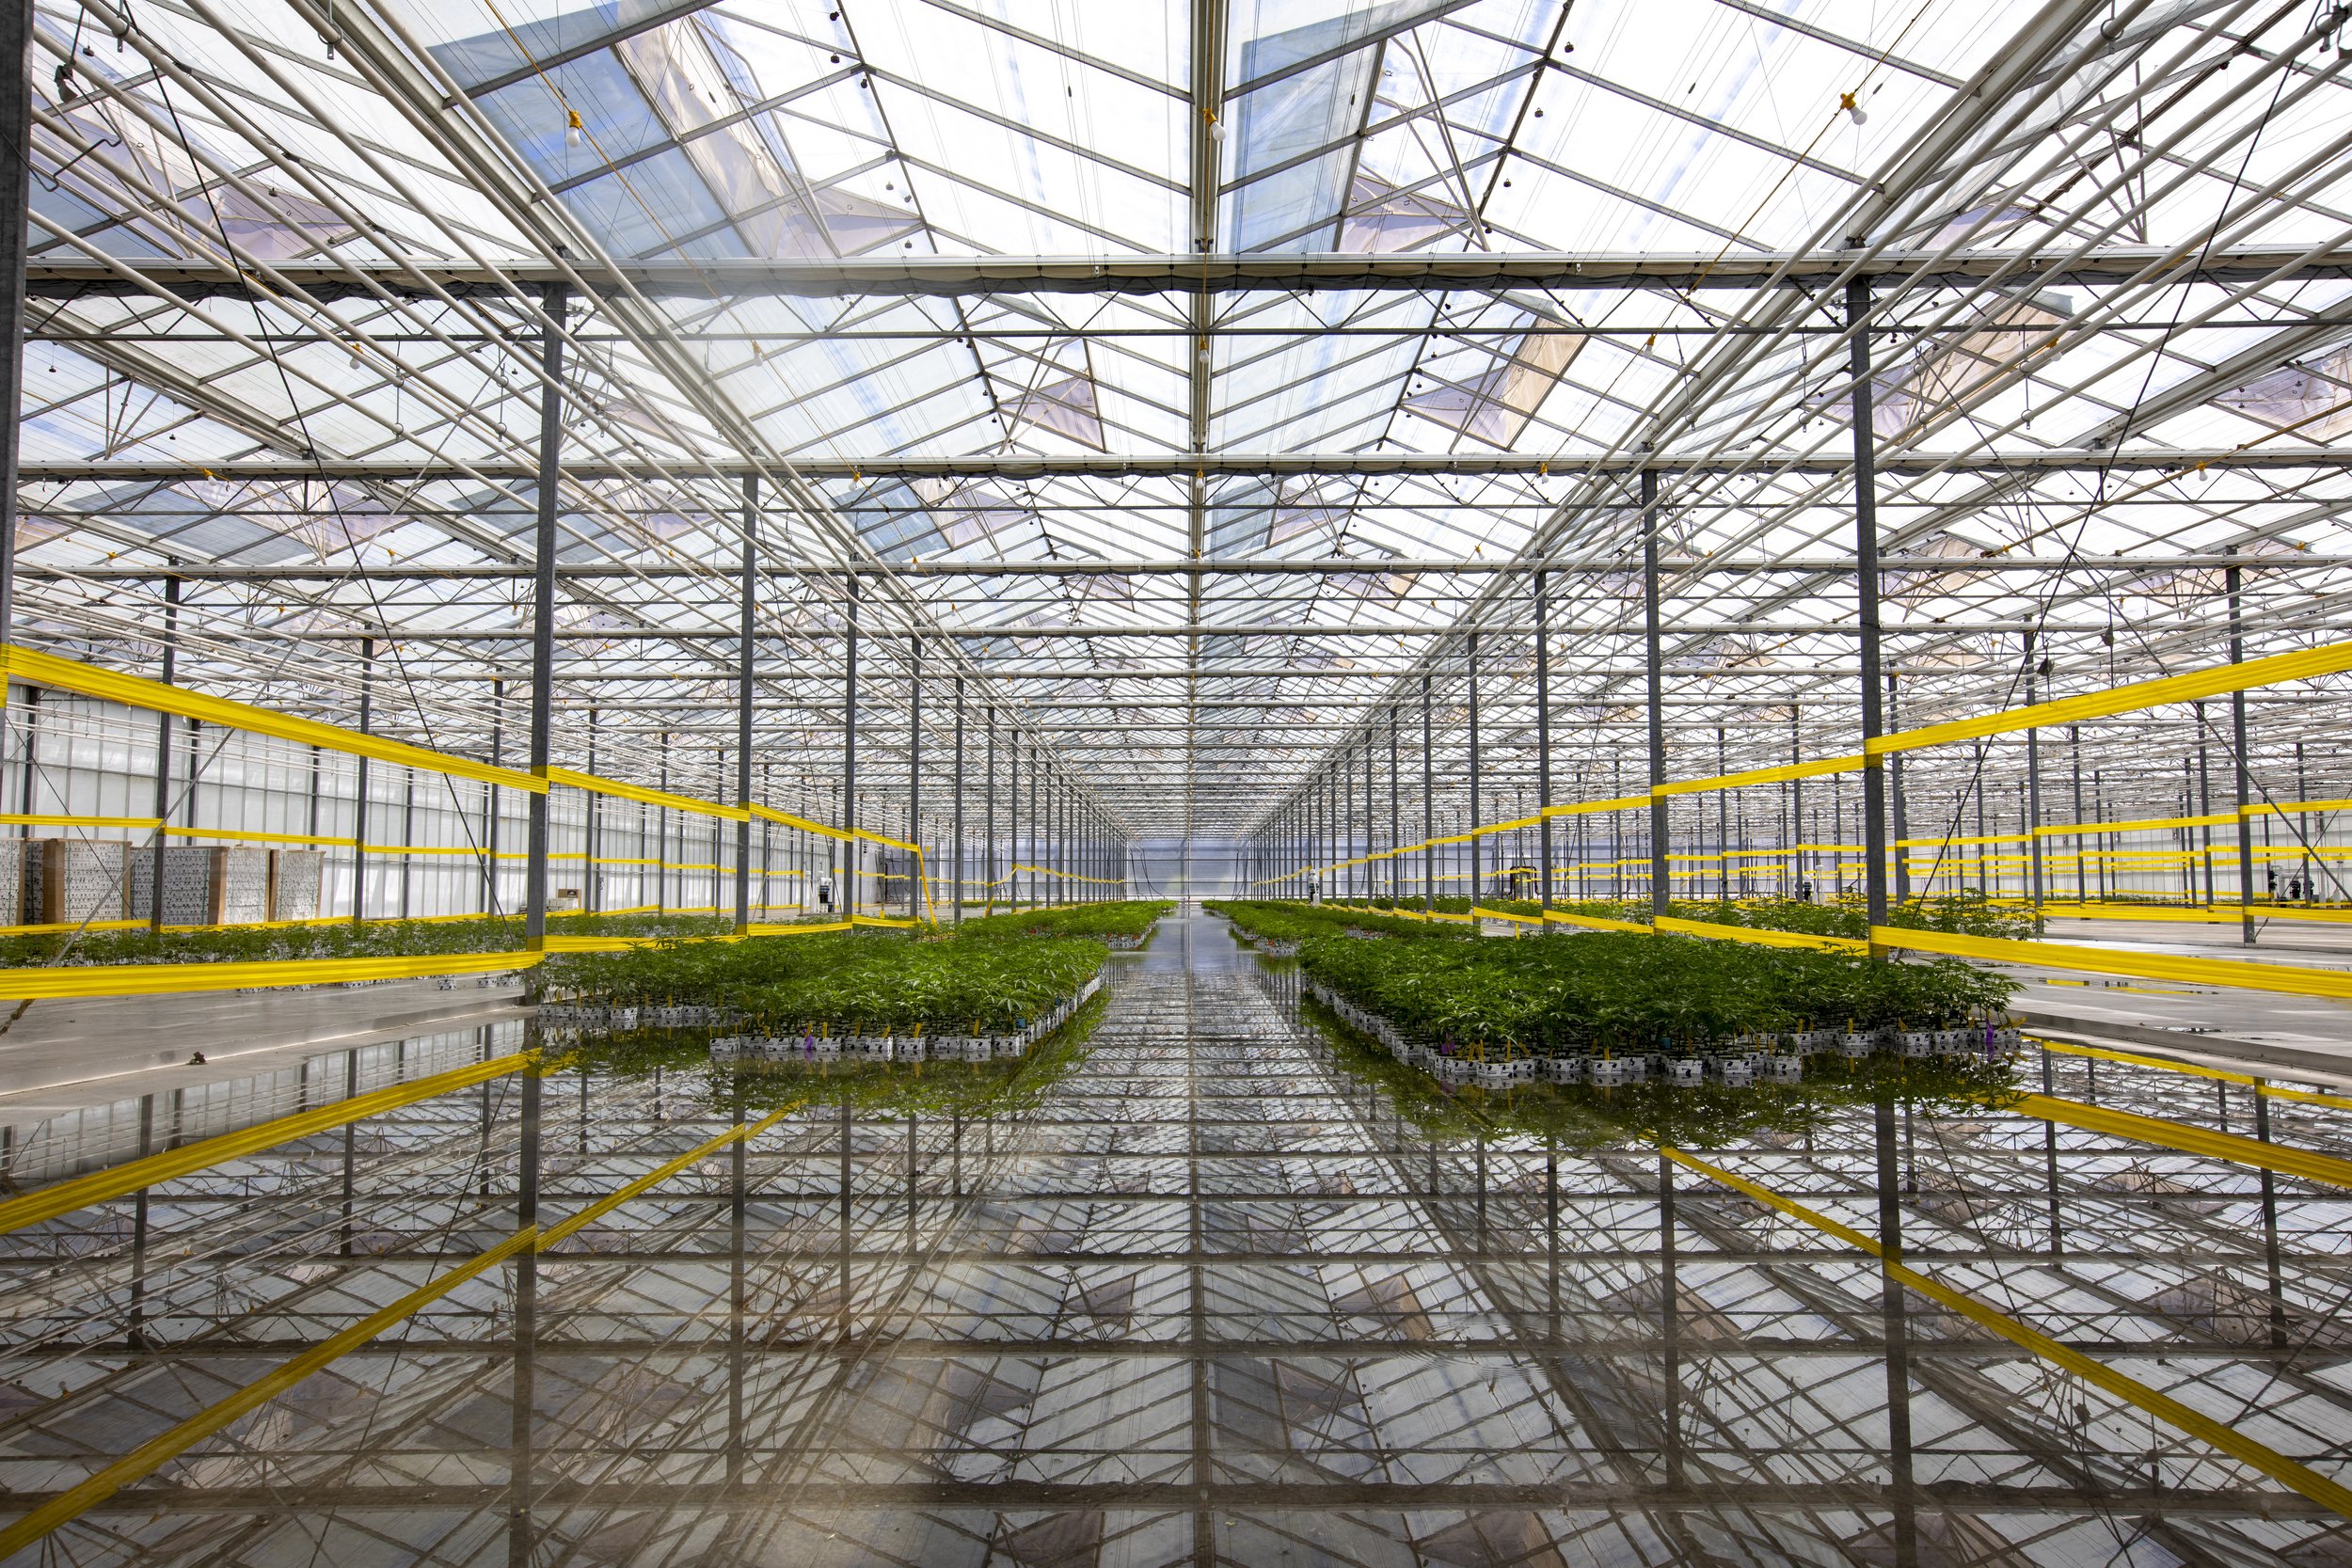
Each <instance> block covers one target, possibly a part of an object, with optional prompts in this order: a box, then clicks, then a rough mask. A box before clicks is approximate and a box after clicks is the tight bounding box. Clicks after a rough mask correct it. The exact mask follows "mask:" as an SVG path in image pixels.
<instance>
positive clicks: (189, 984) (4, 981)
mask: <svg viewBox="0 0 2352 1568" xmlns="http://www.w3.org/2000/svg"><path fill="white" fill-rule="evenodd" d="M539 957H540V956H539V955H538V954H536V953H435V954H430V955H427V956H424V957H421V958H280V959H273V960H271V961H268V962H265V963H170V964H85V965H72V964H59V965H55V966H52V967H48V968H42V969H0V997H8V998H11V999H17V998H24V999H41V998H49V997H61V996H152V995H157V994H162V993H168V992H180V991H206V990H243V989H245V988H246V987H248V986H273V987H274V986H324V985H338V984H342V983H346V982H349V981H353V980H416V979H422V978H424V977H426V976H428V975H435V974H491V973H494V972H496V971H499V970H504V969H528V968H530V967H531V966H532V964H535V963H537V962H538V961H539Z"/></svg>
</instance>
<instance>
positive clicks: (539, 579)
mask: <svg viewBox="0 0 2352 1568" xmlns="http://www.w3.org/2000/svg"><path fill="white" fill-rule="evenodd" d="M570 299H571V296H570V294H569V293H568V292H567V291H566V290H565V288H564V285H563V284H561V283H550V284H548V288H547V293H546V294H545V295H544V296H543V298H542V299H541V301H540V309H542V310H543V311H544V312H545V313H546V316H547V326H546V327H545V329H544V330H543V331H542V332H541V333H540V336H539V373H540V375H541V376H542V377H543V378H544V380H543V384H542V385H541V387H540V388H539V481H538V495H537V497H536V498H535V499H537V501H538V506H539V515H538V517H537V524H538V531H537V537H536V542H535V548H534V553H533V556H532V575H531V615H532V621H531V771H532V773H533V774H534V775H536V776H537V778H538V779H539V780H540V782H541V784H543V785H544V784H545V783H546V781H547V774H548V763H549V762H550V761H551V760H552V752H553V746H554V736H555V492H556V488H557V486H558V485H559V484H561V483H562V482H563V461H562V459H563V442H564V395H563V386H564V313H565V311H566V309H567V308H568V307H569V305H570ZM361 836H362V837H364V836H365V835H364V834H362V835H361ZM527 866H528V869H527V870H526V871H525V872H524V902H523V945H524V946H525V947H529V948H532V949H538V948H543V947H545V946H546V945H547V942H548V792H547V790H546V789H545V788H544V787H543V788H541V789H539V790H537V791H536V792H534V793H533V794H532V797H531V842H530V860H529V861H528V863H527Z"/></svg>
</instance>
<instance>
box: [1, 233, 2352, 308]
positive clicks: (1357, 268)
mask: <svg viewBox="0 0 2352 1568" xmlns="http://www.w3.org/2000/svg"><path fill="white" fill-rule="evenodd" d="M2304 251H2305V247H2303V246H2299V245H2227V246H2216V247H2215V248H2214V249H2213V250H2211V251H2210V252H2204V253H2201V254H2195V255H2191V254H2187V253H2185V252H2184V251H2183V249H2182V248H2181V247H2179V246H2172V245H2110V246H2106V247H2103V248H2102V249H2100V250H2099V251H2098V252H2097V253H2096V254H2095V255H2092V256H2089V257H2084V258H2079V259H2073V260H2070V259H2066V258H2061V257H2046V258H2045V257H2020V256H2018V255H2016V254H2015V253H2013V252H2003V251H1979V252H1975V253H1972V254H1966V255H1940V254H1937V253H1935V252H1931V251H1922V250H1885V251H1880V252H1878V253H1876V254H1874V255H1869V256H1858V255H1855V254H1852V253H1849V252H1842V251H1837V250H1820V251H1811V252H1803V251H1749V252H1740V251H1732V252H1728V253H1713V252H1705V251H1690V252H1650V253H1642V254H1630V253H1622V252H1609V251H1591V252H1576V251H1517V252H1508V253H1492V252H1473V253H1470V254H1466V255H1429V254H1423V253H1419V252H1388V253H1374V254H1360V255H1359V254H1353V253H1338V252H1327V251H1318V252H1300V253H1295V254H1282V255H1274V254H1266V255H1248V256H1232V255H1191V256H1182V255H1160V256H1102V257H1089V256H875V257H853V258H849V259H846V260H838V261H836V260H831V259H828V260H823V261H799V260H780V261H739V260H727V259H723V258H712V259H707V260H697V261H623V262H613V263H605V262H601V261H590V260H584V259H583V260H580V261H566V262H565V263H564V264H563V265H561V266H558V265H555V264H552V263H549V262H546V261H510V262H501V263H498V264H496V265H494V266H486V265H477V264H474V263H470V262H451V261H440V260H437V259H431V258H423V257H413V258H412V257H402V258H395V259H390V260H386V261H345V260H338V261H275V262H273V263H272V266H273V268H274V270H275V271H276V272H278V274H279V275H280V276H282V277H286V278H288V279H290V280H292V281H293V282H294V283H295V284H296V285H298V286H299V287H300V288H301V289H302V290H303V291H304V292H305V293H309V294H310V295H311V296H312V297H313V298H317V299H323V300H335V299H343V298H365V299H369V300H374V299H376V298H378V297H380V295H381V293H395V294H416V293H426V292H427V291H428V290H429V289H438V290H440V291H443V292H446V293H451V294H455V295H472V296H491V297H496V296H501V295H506V296H514V297H519V296H520V294H521V293H522V292H523V291H524V290H526V289H536V288H538V287H541V286H544V285H546V284H548V283H557V282H565V281H569V280H571V279H574V278H578V279H579V280H580V281H582V282H584V283H585V284H586V285H587V286H588V287H589V288H590V289H591V290H594V291H596V292H598V293H604V292H607V291H614V292H618V291H631V292H634V293H638V294H641V295H644V296H645V297H647V298H655V297H663V296H667V297H673V298H681V297H682V298H687V299H691V300H695V301H698V302H706V303H707V301H708V300H710V299H711V298H712V297H713V296H714V295H716V296H718V297H720V298H727V297H743V296H765V295H782V294H791V295H803V296H812V297H818V298H837V297H842V296H850V295H863V296H884V297H905V296H916V297H923V296H928V297H937V298H962V297H969V296H974V295H984V294H1165V295H1196V294H1200V293H1213V294H1232V293H1293V292H1311V291H1314V290H1319V289H1330V290H1335V291H1343V292H1350V293H1353V292H1361V291H1366V290H1405V291H1420V290H1425V291H1451V290H1491V289H1551V290H1559V291H1563V292H1569V293H1574V292H1579V291H1590V290H1602V291H1609V292H1618V291H1624V290H1634V289H1656V290H1661V291H1666V292H1671V293H1689V292H1691V291H1694V290H1701V289H1704V290H1735V291H1736V290H1757V289H1803V290H1810V291H1814V292H1820V293H1826V292H1828V291H1829V290H1831V289H1833V288H1836V287H1838V286H1841V285H1842V284H1843V283H1844V282H1845V280H1846V279H1847V278H1849V277H1855V276H1860V277H1868V278H1871V279H1873V280H1875V281H1876V282H1877V283H1878V284H1879V286H1880V288H1881V289H1882V291H1892V290H1896V289H1899V288H1905V287H1908V288H1922V287H1945V286H1974V285H1976V284H1979V283H1981V282H1983V281H1984V280H1985V279H1987V278H1989V277H1996V276H1997V277H1999V278H2000V279H2001V281H2002V283H2003V284H2004V285H2005V286H2014V287H2017V288H2021V289H2022V288H2052V287H2057V286H2059V285H2068V284H2071V285H2074V286H2077V287H2097V286H2100V285H2103V284H2104V285H2115V284H2123V283H2129V282H2131V281H2133V280H2134V279H2136V278H2139V277H2140V276H2141V275H2142V274H2143V273H2150V272H2151V270H2152V269H2153V277H2152V278H2151V280H2152V281H2161V282H2164V283H2168V284H2178V283H2186V282H2189V281H2190V280H2192V279H2202V280H2205V281H2211V282H2222V283H2249V282H2258V281H2261V280H2263V279H2265V278H2272V277H2277V278H2278V279H2280V281H2290V280H2301V279H2307V278H2343V277H2352V256H2330V257H2324V258H2313V257H2308V256H2306V255H2305V254H2304ZM120 269H121V270H119V269H118V268H117V267H115V266H105V265H101V264H99V263H97V262H94V261H88V260H86V259H82V258H78V257H43V258H40V259H38V260H35V261H31V262H30V264H29V265H28V268H27V271H26V276H25V288H26V290H27V292H28V293H31V294H32V295H34V296H35V297H38V298H44V299H76V298H82V297H85V296H87V295H91V294H123V293H136V294H145V293H147V286H149V285H151V286H153V287H156V288H162V289H165V290H168V291H169V292H170V293H174V294H177V295H179V296H181V297H182V298H183V299H188V298H201V297H204V296H208V295H220V294H230V295H235V296H239V297H243V296H245V295H246V294H247V293H250V292H252V291H254V290H255V289H256V288H257V285H256V284H255V283H254V282H252V281H251V280H249V279H248V277H246V275H245V274H244V273H242V272H240V271H238V270H237V269H236V268H234V267H228V266H223V265H219V264H217V263H215V262H212V261H202V260H183V259H173V258H162V259H156V258H125V259H123V260H122V261H121V262H120ZM124 270H127V271H128V272H129V273H130V274H131V275H132V276H131V277H124V276H123V271H124Z"/></svg>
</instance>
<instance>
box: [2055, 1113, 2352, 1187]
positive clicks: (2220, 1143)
mask: <svg viewBox="0 0 2352 1568" xmlns="http://www.w3.org/2000/svg"><path fill="white" fill-rule="evenodd" d="M2016 1110H2017V1112H2018V1114H2019V1115H2021V1116H2028V1117H2041V1118H2042V1120H2044V1121H2055V1122H2058V1123H2059V1124H2061V1125H2062V1126H2067V1127H2079V1128H2081V1129H2082V1130H2083V1131H2084V1132H2104V1133H2106V1134H2107V1135H2108V1136H2110V1137H2118V1138H2129V1139H2131V1140H2133V1141H2134V1142H2136V1143H2144V1144H2154V1145H2156V1146H2157V1147H2158V1148H2177V1149H2179V1150H2181V1151H2182V1152H2183V1153H2185V1154H2195V1155H2199V1156H2201V1157H2202V1158H2204V1159H2208V1160H2224V1161H2227V1162H2229V1163H2230V1164H2237V1165H2252V1166H2253V1167H2255V1168H2256V1169H2257V1170H2275V1171H2280V1172H2282V1173H2284V1174H2286V1175H2288V1176H2293V1177H2299V1178H2300V1179H2302V1180H2306V1181H2317V1182H2321V1183H2323V1184H2325V1185H2327V1186H2330V1187H2352V1160H2346V1159H2344V1158H2343V1157H2341V1156H2340V1155H2334V1154H2322V1153H2320V1152H2318V1151H2317V1150H2316V1149H2310V1148H2296V1147H2294V1146H2293V1145H2292V1144H2277V1143H2270V1142H2268V1141H2266V1140H2265V1139H2262V1138H2244V1137H2240V1136H2238V1135H2237V1134H2236V1133H2234V1132H2214V1131H2212V1130H2211V1129H2209V1128H2203V1127H2196V1126H2192V1125H2190V1124H2189V1123H2187V1122H2185V1121H2174V1120H2172V1119H2171V1118H2169V1117H2143V1116H2140V1115H2138V1114H2137V1113H2136V1112H2132V1111H2118V1110H2114V1109H2111V1108H2110V1107H2108V1106H2106V1105H2086V1104H2084V1103H2083V1102H2082V1101H2078V1100H2058V1099H2054V1098H2052V1097H2051V1096H2049V1095H2042V1094H2029V1095H2027V1096H2026V1098H2025V1099H2023V1100H2021V1101H2018V1102H2017V1106H2016Z"/></svg>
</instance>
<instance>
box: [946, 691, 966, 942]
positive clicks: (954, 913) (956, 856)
mask: <svg viewBox="0 0 2352 1568" xmlns="http://www.w3.org/2000/svg"><path fill="white" fill-rule="evenodd" d="M955 841H956V842H955V847H954V852H953V854H952V855H951V856H950V857H949V860H950V864H951V868H952V872H953V875H952V876H951V877H950V879H949V880H948V883H947V889H948V898H949V900H950V903H949V906H948V908H949V910H950V911H951V912H950V913H949V915H948V917H947V918H948V919H949V921H950V922H952V923H953V924H955V925H958V926H961V925H962V924H963V677H962V676H961V675H958V676H957V677H956V812H955Z"/></svg>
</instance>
